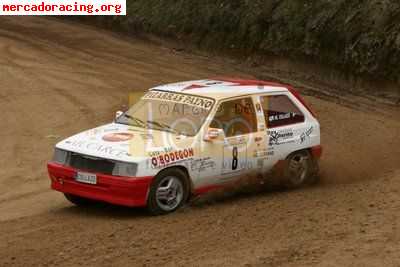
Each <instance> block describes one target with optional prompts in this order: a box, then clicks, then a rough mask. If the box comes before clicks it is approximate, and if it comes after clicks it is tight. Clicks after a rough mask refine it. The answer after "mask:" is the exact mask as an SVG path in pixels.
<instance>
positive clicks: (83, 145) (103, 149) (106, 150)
mask: <svg viewBox="0 0 400 267" xmlns="http://www.w3.org/2000/svg"><path fill="white" fill-rule="evenodd" d="M65 143H66V144H68V145H70V146H72V147H75V148H79V149H84V150H90V151H94V152H97V153H102V154H107V155H110V156H115V157H123V156H130V154H129V153H128V152H127V151H126V150H123V149H118V148H115V147H112V146H106V145H103V144H99V143H96V142H87V141H66V142H65Z"/></svg>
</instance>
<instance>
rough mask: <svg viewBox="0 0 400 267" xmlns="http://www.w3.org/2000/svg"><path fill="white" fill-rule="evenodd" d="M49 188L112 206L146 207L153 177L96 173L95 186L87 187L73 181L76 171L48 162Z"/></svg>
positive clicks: (87, 185)
mask: <svg viewBox="0 0 400 267" xmlns="http://www.w3.org/2000/svg"><path fill="white" fill-rule="evenodd" d="M47 168H48V171H49V176H50V179H51V188H52V189H54V190H57V191H59V192H62V193H68V194H73V195H77V196H80V197H85V198H89V199H94V200H99V201H104V202H108V203H112V204H117V205H123V206H129V207H142V206H146V203H147V194H148V192H149V188H150V185H151V182H152V181H153V177H152V176H151V177H134V178H132V177H119V176H111V175H105V174H99V173H97V174H96V175H97V184H96V185H89V184H83V183H80V182H77V181H75V175H76V173H77V170H75V169H73V168H70V167H67V166H63V165H60V164H57V163H53V162H50V163H48V164H47Z"/></svg>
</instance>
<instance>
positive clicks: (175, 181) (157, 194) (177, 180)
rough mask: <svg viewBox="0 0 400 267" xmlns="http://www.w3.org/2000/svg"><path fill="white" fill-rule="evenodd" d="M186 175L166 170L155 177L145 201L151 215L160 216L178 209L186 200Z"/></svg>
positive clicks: (177, 171) (187, 192)
mask: <svg viewBox="0 0 400 267" xmlns="http://www.w3.org/2000/svg"><path fill="white" fill-rule="evenodd" d="M188 196H189V184H188V177H187V175H186V174H185V173H184V172H183V171H181V170H179V169H167V170H165V171H162V172H161V173H160V174H159V175H157V176H156V179H155V180H154V182H153V184H152V186H151V188H150V192H149V197H148V200H147V208H148V210H149V212H150V213H151V214H153V215H162V214H167V213H170V212H173V211H175V210H177V209H178V208H180V207H181V206H182V205H183V204H184V203H185V202H186V201H187V199H188Z"/></svg>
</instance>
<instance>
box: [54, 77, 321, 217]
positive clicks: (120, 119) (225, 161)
mask: <svg viewBox="0 0 400 267" xmlns="http://www.w3.org/2000/svg"><path fill="white" fill-rule="evenodd" d="M321 153H322V149H321V145H320V126H319V123H318V121H317V119H316V116H315V114H314V113H313V112H312V111H311V110H310V108H309V107H308V106H307V105H306V104H305V102H304V101H303V99H302V98H301V97H300V96H299V94H298V93H297V92H296V91H295V90H294V89H293V88H292V87H291V86H288V85H283V84H278V83H272V82H265V81H258V80H240V79H226V78H224V79H212V80H199V81H188V82H180V83H174V84H167V85H162V86H157V87H155V88H152V89H150V90H149V91H148V92H146V93H145V95H144V96H143V97H141V99H140V100H139V101H138V102H137V103H136V104H134V105H133V106H132V107H131V108H130V109H129V110H128V111H126V112H117V116H116V119H115V121H114V122H112V123H110V124H106V125H103V126H100V127H98V128H95V129H91V130H87V131H84V132H82V133H79V134H77V135H74V136H72V137H69V138H67V139H65V140H63V141H61V142H60V143H58V144H57V145H56V147H55V152H54V158H53V160H52V161H50V162H49V163H48V171H49V175H50V179H51V187H52V188H53V189H54V190H57V191H59V192H62V193H64V194H65V196H66V198H67V199H68V200H69V201H71V202H72V203H74V204H77V205H83V204H88V203H91V202H93V201H103V202H108V203H113V204H118V205H125V206H131V207H142V206H147V207H148V209H149V211H150V212H151V213H153V214H165V213H169V212H172V211H175V210H176V209H178V208H179V207H181V206H182V205H183V204H184V203H185V202H187V201H188V199H189V198H190V197H192V196H196V195H201V194H204V193H207V192H209V191H211V190H215V189H218V188H221V187H224V186H227V185H229V184H231V183H233V182H235V181H237V179H239V178H240V177H243V176H245V175H246V176H248V175H255V176H261V177H267V178H268V173H270V172H271V170H274V169H279V170H280V173H281V180H282V183H283V184H285V185H286V186H287V187H290V188H297V187H300V186H302V185H304V184H305V183H308V182H312V181H313V180H314V179H315V177H317V171H318V161H319V158H320V156H321Z"/></svg>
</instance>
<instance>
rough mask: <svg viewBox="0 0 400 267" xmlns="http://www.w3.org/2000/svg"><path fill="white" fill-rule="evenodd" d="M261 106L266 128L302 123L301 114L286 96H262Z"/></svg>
mask: <svg viewBox="0 0 400 267" xmlns="http://www.w3.org/2000/svg"><path fill="white" fill-rule="evenodd" d="M261 104H262V107H263V110H264V116H265V120H266V124H267V127H268V128H275V127H280V126H285V125H290V124H295V123H301V122H304V119H305V118H304V115H303V113H302V112H301V111H300V110H299V109H298V108H297V107H296V105H295V104H294V103H293V102H292V101H291V100H290V99H289V97H287V96H286V95H275V96H263V97H261Z"/></svg>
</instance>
